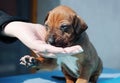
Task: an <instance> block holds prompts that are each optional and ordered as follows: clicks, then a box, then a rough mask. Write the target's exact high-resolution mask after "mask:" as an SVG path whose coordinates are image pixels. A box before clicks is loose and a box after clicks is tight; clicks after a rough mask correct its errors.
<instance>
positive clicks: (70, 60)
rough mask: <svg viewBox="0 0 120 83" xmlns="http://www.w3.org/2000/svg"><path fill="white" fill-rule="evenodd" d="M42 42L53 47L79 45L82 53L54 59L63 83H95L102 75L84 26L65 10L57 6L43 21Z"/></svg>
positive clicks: (83, 23)
mask: <svg viewBox="0 0 120 83" xmlns="http://www.w3.org/2000/svg"><path fill="white" fill-rule="evenodd" d="M45 26H46V30H47V37H46V41H47V42H48V43H50V44H52V45H54V46H58V47H67V46H73V45H80V46H82V48H83V50H84V52H83V53H80V54H76V55H72V56H70V57H68V56H64V57H58V62H59V64H60V65H61V67H62V71H63V73H64V75H65V78H66V83H74V82H76V83H88V82H89V81H90V82H92V83H96V82H97V79H98V77H99V75H100V73H101V72H102V68H103V67H102V61H101V59H100V58H99V57H98V55H97V52H96V50H95V48H94V46H93V45H92V44H91V42H90V41H89V39H88V36H87V34H86V32H85V30H86V29H87V28H88V27H87V25H86V23H85V22H84V21H83V20H82V19H81V18H80V17H79V16H78V15H77V14H76V13H75V12H74V11H73V10H72V9H71V8H69V7H67V6H58V7H56V8H55V9H53V10H51V11H50V12H49V13H48V15H47V17H46V19H45Z"/></svg>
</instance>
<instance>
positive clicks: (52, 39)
mask: <svg viewBox="0 0 120 83" xmlns="http://www.w3.org/2000/svg"><path fill="white" fill-rule="evenodd" d="M48 43H49V44H51V45H54V44H55V39H54V38H53V37H52V38H49V39H48Z"/></svg>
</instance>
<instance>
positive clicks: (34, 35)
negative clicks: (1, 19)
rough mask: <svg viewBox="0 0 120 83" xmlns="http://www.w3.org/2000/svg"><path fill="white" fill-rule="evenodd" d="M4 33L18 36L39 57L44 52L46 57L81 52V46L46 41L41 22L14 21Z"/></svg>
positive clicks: (7, 26)
mask: <svg viewBox="0 0 120 83" xmlns="http://www.w3.org/2000/svg"><path fill="white" fill-rule="evenodd" d="M4 33H5V34H6V35H8V36H11V37H16V38H18V39H19V40H20V41H21V42H22V43H23V44H25V45H26V46H27V47H29V48H30V49H31V50H32V51H34V52H35V53H36V54H37V55H38V57H39V53H42V54H43V56H45V57H52V56H53V55H54V54H55V56H57V54H61V53H64V54H74V53H77V52H80V51H81V50H80V49H81V47H80V46H72V47H66V48H61V47H55V46H52V45H49V44H46V43H45V35H46V30H45V27H44V26H42V25H40V24H33V23H26V22H18V21H14V22H11V23H9V24H7V25H6V27H5V29H4Z"/></svg>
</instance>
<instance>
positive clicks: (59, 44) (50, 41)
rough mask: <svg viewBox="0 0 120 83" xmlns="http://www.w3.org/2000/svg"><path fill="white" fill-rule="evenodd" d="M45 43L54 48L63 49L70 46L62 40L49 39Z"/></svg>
mask: <svg viewBox="0 0 120 83" xmlns="http://www.w3.org/2000/svg"><path fill="white" fill-rule="evenodd" d="M47 43H48V44H51V45H53V46H56V47H63V48H64V47H68V46H70V44H69V43H68V42H66V41H64V40H55V39H51V38H49V39H48V41H47Z"/></svg>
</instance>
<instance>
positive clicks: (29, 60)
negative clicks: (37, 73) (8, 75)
mask: <svg viewBox="0 0 120 83" xmlns="http://www.w3.org/2000/svg"><path fill="white" fill-rule="evenodd" d="M20 64H21V65H24V66H26V67H32V66H36V65H37V60H36V59H35V58H34V57H31V56H29V55H25V56H23V57H22V58H21V59H20Z"/></svg>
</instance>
